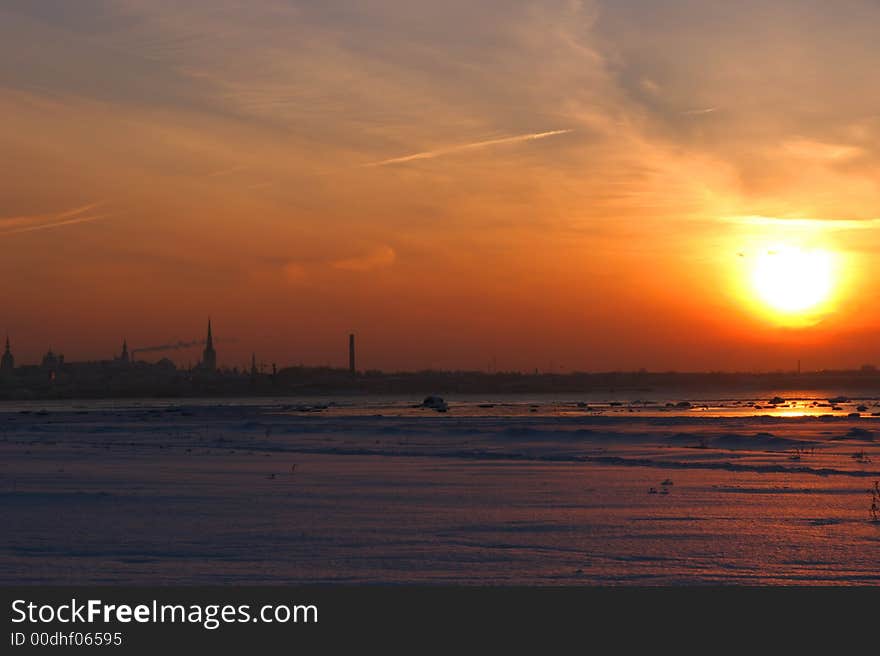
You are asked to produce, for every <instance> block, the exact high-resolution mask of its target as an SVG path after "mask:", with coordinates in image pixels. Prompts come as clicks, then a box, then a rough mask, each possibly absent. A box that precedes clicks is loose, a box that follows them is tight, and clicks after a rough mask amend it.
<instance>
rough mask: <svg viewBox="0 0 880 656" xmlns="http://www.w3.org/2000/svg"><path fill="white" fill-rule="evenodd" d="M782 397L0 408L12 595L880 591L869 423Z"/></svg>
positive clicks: (876, 423) (877, 431)
mask: <svg viewBox="0 0 880 656" xmlns="http://www.w3.org/2000/svg"><path fill="white" fill-rule="evenodd" d="M774 395H775V394H773V393H771V394H768V395H762V396H761V397H760V398H759V399H756V398H745V397H743V396H741V397H740V398H732V399H726V400H711V399H707V400H699V401H693V402H692V407H691V408H685V409H682V408H673V409H669V408H666V406H665V403H666V402H667V401H664V400H660V401H657V402H655V403H649V404H645V403H644V402H643V401H644V400H643V399H638V401H639V403H635V402H634V401H636V399H630V400H628V401H625V402H623V404H622V405H610V404H609V403H608V402H607V401H601V400H595V399H594V400H590V401H588V402H586V403H585V402H584V401H580V402H579V401H577V400H575V399H568V400H564V401H559V400H548V399H545V398H533V399H519V400H517V399H510V398H508V399H494V400H493V399H474V398H471V399H467V398H461V399H447V400H448V401H450V408H449V412H448V413H445V414H440V413H437V412H435V411H433V410H430V409H426V408H419V407H416V406H418V404H419V403H420V400H421V399H380V400H375V399H373V400H370V399H342V400H339V399H337V400H335V401H328V400H316V399H309V400H296V401H291V400H290V399H279V400H270V401H267V400H263V401H258V400H242V401H239V402H230V401H222V402H221V401H216V400H215V401H213V402H206V401H174V402H171V401H165V402H152V401H143V402H115V403H114V402H95V403H91V402H75V403H70V402H66V403H62V402H58V403H30V404H4V405H0V497H2V504H0V508H2V514H0V520H2V523H3V539H2V542H0V583H2V584H6V585H11V584H79V583H91V584H101V583H107V584H154V585H160V584H291V583H312V582H319V583H352V582H353V583H432V584H449V583H456V584H475V585H489V584H526V585H537V584H642V585H646V584H647V585H655V584H705V583H742V584H798V583H820V584H853V583H857V584H866V583H867V584H873V583H877V582H880V549H878V547H880V523H874V522H872V521H870V514H869V507H870V503H871V497H870V493H869V491H868V490H869V488H870V487H871V486H872V485H873V482H874V481H875V480H880V417H873V416H871V413H872V412H874V411H877V410H878V407H877V405H876V403H877V401H876V400H871V399H867V398H859V399H856V398H853V399H852V401H851V402H848V403H846V404H840V405H839V406H838V407H840V410H832V409H831V408H830V407H825V406H824V405H822V406H817V404H825V403H827V402H826V401H824V399H825V398H828V397H829V396H828V395H816V394H814V393H809V394H808V393H803V394H801V395H800V396H798V397H797V398H798V400H794V401H792V400H788V401H787V402H786V404H784V407H782V405H781V406H780V407H776V408H769V407H768V404H767V399H770V398H772V396H774ZM832 396H833V395H832ZM783 398H787V399H788V397H787V396H785V395H783ZM792 398H795V397H794V396H792ZM676 401H677V400H676ZM618 402H620V401H615V403H618ZM755 402H757V403H758V404H759V405H760V406H762V407H761V409H758V410H756V409H755V408H754V407H753V405H754V403H755ZM579 403H580V404H581V405H579ZM858 405H865V406H868V407H869V410H868V411H867V412H862V413H861V414H860V416H858V417H854V416H848V415H850V414H851V413H853V412H855V410H854V407H855V406H858ZM759 413H760V414H759ZM670 481H671V484H670ZM664 482H665V483H667V484H666V485H664V484H663V483H664ZM652 488H653V490H654V491H655V493H652V492H650V490H652Z"/></svg>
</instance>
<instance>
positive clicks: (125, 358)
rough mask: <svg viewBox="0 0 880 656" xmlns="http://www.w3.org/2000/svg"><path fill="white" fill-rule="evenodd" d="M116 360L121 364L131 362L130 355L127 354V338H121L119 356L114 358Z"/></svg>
mask: <svg viewBox="0 0 880 656" xmlns="http://www.w3.org/2000/svg"><path fill="white" fill-rule="evenodd" d="M116 361H117V362H120V363H122V364H128V363H129V362H131V356H130V355H129V354H128V340H127V339H123V340H122V353H120V354H119V357H118V358H116Z"/></svg>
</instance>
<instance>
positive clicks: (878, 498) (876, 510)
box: [871, 481, 880, 522]
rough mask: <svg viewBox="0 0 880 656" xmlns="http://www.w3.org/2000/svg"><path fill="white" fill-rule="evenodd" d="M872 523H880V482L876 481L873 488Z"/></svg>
mask: <svg viewBox="0 0 880 656" xmlns="http://www.w3.org/2000/svg"><path fill="white" fill-rule="evenodd" d="M871 521H872V522H878V521H880V481H874V487H872V488H871Z"/></svg>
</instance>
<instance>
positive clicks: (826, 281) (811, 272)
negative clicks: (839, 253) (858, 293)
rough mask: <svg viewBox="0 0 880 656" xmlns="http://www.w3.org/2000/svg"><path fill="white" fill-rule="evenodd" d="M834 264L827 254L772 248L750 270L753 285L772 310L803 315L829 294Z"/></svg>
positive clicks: (823, 252)
mask: <svg viewBox="0 0 880 656" xmlns="http://www.w3.org/2000/svg"><path fill="white" fill-rule="evenodd" d="M833 264H834V263H833V261H832V256H831V254H830V253H828V252H827V251H822V250H809V251H806V250H801V249H799V248H790V247H783V248H775V249H772V250H768V251H767V252H765V253H763V254H761V255H760V256H759V257H758V259H757V262H756V263H755V268H754V270H753V271H752V286H753V287H754V290H755V292H756V293H757V295H758V297H759V298H760V299H761V300H762V301H763V302H764V303H766V304H767V305H768V306H770V307H771V308H772V309H774V310H776V311H778V312H785V313H793V312H803V311H805V310H810V309H812V308H815V307H816V306H817V305H819V304H821V303H822V302H823V301H826V300H827V299H828V298H829V296H830V295H831V292H832V289H833V286H834V266H833Z"/></svg>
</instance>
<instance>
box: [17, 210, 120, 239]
mask: <svg viewBox="0 0 880 656" xmlns="http://www.w3.org/2000/svg"><path fill="white" fill-rule="evenodd" d="M116 214H117V212H108V213H107V214H98V215H97V216H83V217H78V218H75V219H67V220H66V221H56V222H54V223H43V224H40V225H35V226H25V227H23V228H14V229H12V230H6V231H2V232H0V235H4V236H5V235H15V234H19V233H22V232H35V231H37V230H49V229H50V228H60V227H63V226H69V225H75V224H78V223H91V222H92V221H100V220H101V219H107V218H109V217H111V216H115V215H116Z"/></svg>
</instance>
